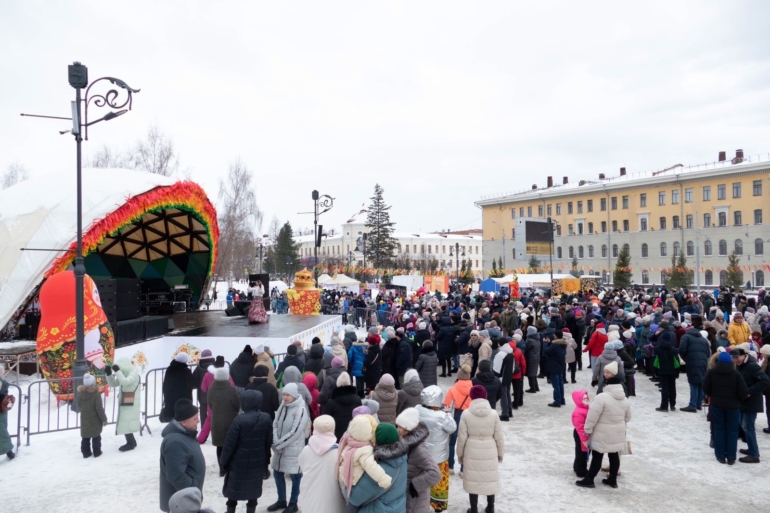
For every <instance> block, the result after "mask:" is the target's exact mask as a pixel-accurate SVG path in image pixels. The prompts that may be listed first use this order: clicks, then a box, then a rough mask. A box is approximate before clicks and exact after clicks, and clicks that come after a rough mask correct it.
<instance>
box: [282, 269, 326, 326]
mask: <svg viewBox="0 0 770 513" xmlns="http://www.w3.org/2000/svg"><path fill="white" fill-rule="evenodd" d="M293 283H294V288H293V289H287V290H286V296H287V297H288V299H289V308H290V309H291V313H292V315H320V314H321V290H320V289H317V288H316V286H315V280H314V279H313V273H311V272H310V271H308V270H307V268H305V269H303V270H301V271H299V272H298V273H297V274H296V275H295V278H294V282H293Z"/></svg>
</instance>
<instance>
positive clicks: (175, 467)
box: [159, 420, 206, 511]
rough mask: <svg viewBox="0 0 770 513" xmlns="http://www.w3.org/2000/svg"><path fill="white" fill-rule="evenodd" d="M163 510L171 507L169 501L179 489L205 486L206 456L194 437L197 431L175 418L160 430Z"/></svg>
mask: <svg viewBox="0 0 770 513" xmlns="http://www.w3.org/2000/svg"><path fill="white" fill-rule="evenodd" d="M161 437H162V438H163V441H162V442H161V443H160V487H159V492H160V510H161V511H169V510H170V509H169V506H168V501H169V499H171V496H172V495H174V494H175V493H176V492H178V491H179V490H184V489H185V488H190V487H191V486H194V487H196V488H197V489H199V490H203V482H204V480H205V479H206V459H205V458H204V457H203V452H202V451H201V446H200V444H199V443H198V440H196V439H195V431H194V430H189V429H185V428H184V427H182V425H181V424H179V423H178V422H177V421H175V420H172V421H171V422H170V423H168V424H167V425H166V427H165V428H163V431H162V432H161Z"/></svg>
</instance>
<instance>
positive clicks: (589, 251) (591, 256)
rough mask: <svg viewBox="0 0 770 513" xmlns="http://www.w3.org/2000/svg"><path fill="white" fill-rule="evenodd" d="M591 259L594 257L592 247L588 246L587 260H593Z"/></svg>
mask: <svg viewBox="0 0 770 513" xmlns="http://www.w3.org/2000/svg"><path fill="white" fill-rule="evenodd" d="M593 257H594V247H593V246H588V258H593Z"/></svg>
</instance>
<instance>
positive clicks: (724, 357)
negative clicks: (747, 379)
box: [717, 351, 733, 363]
mask: <svg viewBox="0 0 770 513" xmlns="http://www.w3.org/2000/svg"><path fill="white" fill-rule="evenodd" d="M717 361H718V362H727V363H733V357H732V356H730V353H728V352H727V351H724V352H721V353H719V356H717Z"/></svg>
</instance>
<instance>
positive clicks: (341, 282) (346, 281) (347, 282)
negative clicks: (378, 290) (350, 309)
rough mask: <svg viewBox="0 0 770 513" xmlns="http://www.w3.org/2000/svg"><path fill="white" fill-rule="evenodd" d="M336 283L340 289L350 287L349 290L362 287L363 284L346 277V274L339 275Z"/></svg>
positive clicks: (335, 280) (335, 279)
mask: <svg viewBox="0 0 770 513" xmlns="http://www.w3.org/2000/svg"><path fill="white" fill-rule="evenodd" d="M334 283H336V284H337V285H338V286H339V287H348V288H351V289H352V288H356V287H358V286H359V285H361V282H360V281H358V280H354V279H353V278H349V277H347V276H345V275H344V274H338V275H337V276H336V277H335V278H334Z"/></svg>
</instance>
